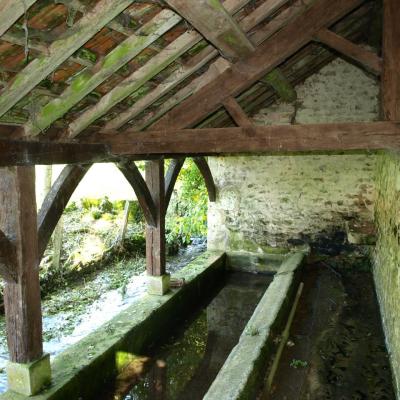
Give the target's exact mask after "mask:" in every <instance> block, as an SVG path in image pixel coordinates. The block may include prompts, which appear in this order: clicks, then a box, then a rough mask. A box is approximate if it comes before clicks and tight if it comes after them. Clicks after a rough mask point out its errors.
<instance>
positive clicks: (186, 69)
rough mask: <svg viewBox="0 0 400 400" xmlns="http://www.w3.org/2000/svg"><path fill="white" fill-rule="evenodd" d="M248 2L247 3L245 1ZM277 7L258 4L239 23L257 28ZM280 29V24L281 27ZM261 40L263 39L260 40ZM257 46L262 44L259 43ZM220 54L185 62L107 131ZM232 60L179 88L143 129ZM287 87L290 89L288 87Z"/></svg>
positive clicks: (210, 53) (205, 51)
mask: <svg viewBox="0 0 400 400" xmlns="http://www.w3.org/2000/svg"><path fill="white" fill-rule="evenodd" d="M243 3H244V2H243ZM224 6H225V7H226V9H227V10H228V11H229V12H230V13H232V14H233V13H234V11H235V10H236V9H237V8H238V7H233V6H234V5H233V4H231V3H230V2H225V3H224ZM273 9H274V8H271V7H269V8H268V7H262V5H261V6H259V7H257V8H256V9H255V10H254V11H253V12H251V13H250V14H249V15H248V16H247V17H246V18H244V19H243V20H241V21H240V22H239V26H240V27H241V29H243V30H244V31H245V32H248V31H250V30H251V29H253V28H254V27H255V26H256V24H257V22H258V21H259V19H260V18H261V17H262V18H263V19H265V18H267V17H268V16H269V15H270V14H271V12H272V11H273ZM277 29H278V27H277ZM260 40H261V39H260ZM255 44H256V45H257V44H258V43H255ZM217 54H218V52H217V50H215V49H214V48H213V46H211V45H210V46H207V47H206V48H205V49H203V51H202V52H201V53H199V55H198V56H197V57H196V61H195V62H191V63H189V64H188V65H183V66H182V67H181V68H179V69H178V70H177V71H176V72H174V73H173V74H172V75H171V76H170V77H169V78H168V79H167V80H166V81H165V82H163V83H161V84H160V85H158V86H157V87H156V88H155V89H154V90H152V91H151V92H150V93H148V94H147V95H146V96H144V97H143V98H141V99H140V100H138V101H137V102H136V103H135V104H133V106H132V107H130V108H128V109H127V110H126V111H124V112H121V113H119V115H117V116H116V117H115V118H114V119H112V120H110V121H109V122H108V123H107V124H106V125H105V127H104V130H111V129H118V128H120V127H121V126H123V125H124V124H126V123H127V122H128V121H129V120H131V119H133V118H135V117H136V116H138V115H139V114H140V113H141V112H142V111H143V110H145V109H146V107H148V106H150V105H151V104H153V103H154V102H155V101H157V100H158V99H160V98H161V97H162V96H164V95H165V94H167V93H168V92H169V91H170V90H172V89H173V88H175V87H176V86H177V85H179V84H180V83H181V82H182V81H183V80H185V79H186V78H188V77H189V76H191V75H192V74H193V73H195V72H196V71H198V70H199V69H200V68H202V67H203V66H204V65H205V64H206V63H208V62H209V61H210V60H212V59H213V58H214V57H216V56H217ZM229 65H230V64H229V62H228V61H227V60H225V59H224V58H223V57H218V58H217V60H215V61H214V62H213V63H212V64H211V65H210V67H209V69H208V71H207V72H205V73H204V74H202V75H201V76H200V77H199V78H196V79H195V80H194V81H193V82H191V83H189V84H188V85H187V86H186V87H184V88H183V89H181V90H180V91H178V92H177V93H176V94H175V95H174V96H173V97H172V98H171V99H168V100H167V102H165V103H164V104H163V105H162V106H161V107H160V110H159V112H158V113H157V115H155V116H154V117H151V118H150V119H149V121H148V122H146V124H144V125H143V129H144V128H146V127H147V126H148V125H151V124H152V123H153V122H154V121H155V120H157V119H158V118H159V117H161V116H162V115H164V114H165V113H166V112H167V111H169V110H170V109H171V108H173V106H174V105H176V104H177V103H178V102H181V101H183V100H185V99H186V98H187V97H188V96H189V95H191V94H193V93H194V92H195V90H196V89H198V88H200V87H202V86H204V85H205V84H206V83H208V82H209V81H210V80H211V79H213V78H216V77H217V76H218V75H219V74H220V73H222V72H223V71H224V70H225V69H227V68H228V67H229ZM275 81H276V79H274V71H272V72H271V82H275ZM282 87H283V85H282V84H281V85H275V88H276V89H277V90H278V93H279V95H280V96H283V97H285V93H287V92H288V90H285V91H282V90H281V88H282ZM285 89H286V88H285Z"/></svg>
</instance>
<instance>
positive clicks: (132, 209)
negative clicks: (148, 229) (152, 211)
mask: <svg viewBox="0 0 400 400" xmlns="http://www.w3.org/2000/svg"><path fill="white" fill-rule="evenodd" d="M129 221H130V222H133V223H136V224H139V223H143V222H145V221H144V214H143V211H142V208H141V207H140V205H139V202H138V201H131V202H130V203H129Z"/></svg>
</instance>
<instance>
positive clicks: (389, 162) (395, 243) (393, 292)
mask: <svg viewBox="0 0 400 400" xmlns="http://www.w3.org/2000/svg"><path fill="white" fill-rule="evenodd" d="M376 187H377V190H376V191H377V196H376V206H375V219H376V225H377V229H378V241H377V245H376V250H375V256H374V276H375V285H376V290H377V294H378V298H379V303H380V306H381V314H382V320H383V325H384V328H385V333H386V341H387V347H388V351H389V354H390V358H391V364H392V369H393V373H394V375H395V379H396V389H397V397H398V398H399V399H400V155H395V154H383V155H380V156H379V157H378V160H377V175H376Z"/></svg>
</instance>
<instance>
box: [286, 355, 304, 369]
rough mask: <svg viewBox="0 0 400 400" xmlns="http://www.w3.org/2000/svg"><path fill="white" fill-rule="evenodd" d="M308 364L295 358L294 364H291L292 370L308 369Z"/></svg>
mask: <svg viewBox="0 0 400 400" xmlns="http://www.w3.org/2000/svg"><path fill="white" fill-rule="evenodd" d="M307 365H308V363H307V361H303V360H297V359H296V358H293V360H292V362H291V363H290V366H291V367H292V368H295V369H297V368H305V367H307Z"/></svg>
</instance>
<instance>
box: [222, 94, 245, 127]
mask: <svg viewBox="0 0 400 400" xmlns="http://www.w3.org/2000/svg"><path fill="white" fill-rule="evenodd" d="M222 105H223V106H224V107H225V108H226V110H227V111H228V113H229V114H230V116H231V117H232V118H233V120H234V121H235V122H236V124H237V126H241V127H242V128H245V127H252V126H253V123H252V122H251V120H250V119H249V117H248V116H247V115H246V113H245V112H244V111H243V109H242V107H240V105H239V103H238V102H237V101H236V100H235V99H234V98H233V97H228V98H227V99H226V100H224V101H223V103H222Z"/></svg>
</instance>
